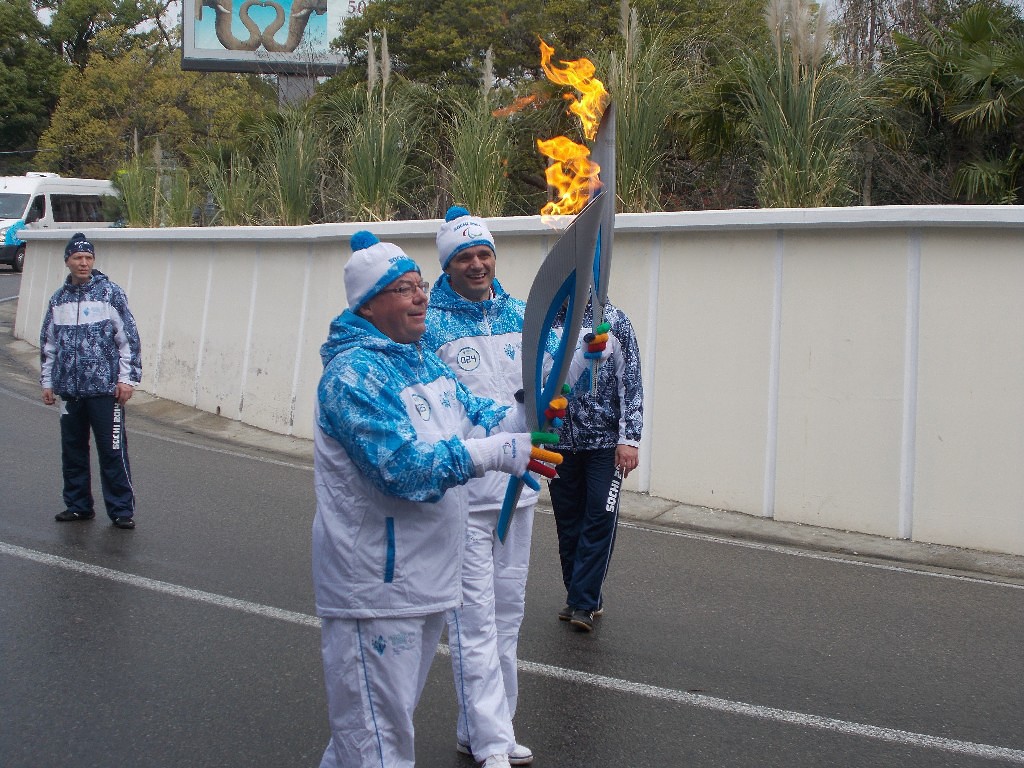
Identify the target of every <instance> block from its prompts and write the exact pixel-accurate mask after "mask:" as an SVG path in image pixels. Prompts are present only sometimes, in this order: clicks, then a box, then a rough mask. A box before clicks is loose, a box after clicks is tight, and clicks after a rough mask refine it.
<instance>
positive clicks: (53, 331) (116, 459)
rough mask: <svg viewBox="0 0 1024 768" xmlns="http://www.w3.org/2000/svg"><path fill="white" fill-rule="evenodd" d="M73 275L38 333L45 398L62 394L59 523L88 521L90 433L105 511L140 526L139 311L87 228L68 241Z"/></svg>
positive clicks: (122, 524) (50, 401)
mask: <svg viewBox="0 0 1024 768" xmlns="http://www.w3.org/2000/svg"><path fill="white" fill-rule="evenodd" d="M64 263H65V264H66V265H67V267H68V271H69V272H70V274H69V275H68V277H67V279H66V280H65V282H64V285H63V286H62V287H61V288H60V290H58V291H57V292H56V293H55V294H53V296H52V297H51V298H50V304H49V307H48V308H47V310H46V317H45V318H44V319H43V327H42V331H41V332H40V334H39V350H40V360H41V365H40V377H39V383H40V384H41V385H42V388H43V402H44V403H46V404H47V405H54V404H55V403H56V402H57V399H58V398H60V400H61V415H60V432H61V462H62V466H63V476H64V507H65V509H64V511H63V512H59V513H58V514H57V515H56V519H57V520H58V521H59V522H73V521H76V520H91V519H93V518H94V517H95V516H96V513H95V510H94V509H93V497H92V479H91V476H90V470H89V432H90V430H91V431H92V433H93V435H95V437H96V453H97V454H98V456H99V463H100V480H101V484H102V488H103V501H104V503H105V505H106V510H107V515H108V516H109V517H110V519H111V520H112V521H113V523H114V525H115V526H117V527H118V528H125V529H131V528H134V527H135V491H134V489H133V488H132V473H131V467H130V465H129V463H128V434H127V431H126V429H125V419H124V416H125V411H124V405H125V403H127V402H128V400H129V398H131V396H132V393H133V392H134V390H135V387H137V386H138V385H139V382H140V381H141V380H142V358H141V344H140V342H139V332H138V329H137V328H136V327H135V318H133V317H132V313H131V310H129V309H128V301H127V299H126V298H125V295H124V291H122V290H121V288H120V287H119V286H117V285H116V284H114V283H113V282H111V281H110V280H109V279H107V276H106V275H104V274H103V273H102V272H100V271H99V270H96V269H93V265H94V264H95V263H96V249H95V248H94V247H93V244H92V243H91V242H89V241H88V240H87V239H86V238H85V235H84V234H82V233H81V232H78V233H76V234H74V235H72V236H71V239H70V240H69V241H68V244H67V246H66V247H65V248H64Z"/></svg>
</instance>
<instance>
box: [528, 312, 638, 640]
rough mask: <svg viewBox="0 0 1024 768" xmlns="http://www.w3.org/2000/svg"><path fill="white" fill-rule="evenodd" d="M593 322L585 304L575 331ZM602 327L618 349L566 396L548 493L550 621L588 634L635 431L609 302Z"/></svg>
mask: <svg viewBox="0 0 1024 768" xmlns="http://www.w3.org/2000/svg"><path fill="white" fill-rule="evenodd" d="M593 322H594V320H593V306H592V305H589V304H588V306H587V309H586V315H585V316H584V320H583V323H584V325H593ZM605 322H607V323H609V324H610V325H611V334H612V336H614V337H615V338H616V339H617V340H618V349H616V350H615V351H614V352H613V353H612V355H611V356H610V357H609V358H608V359H607V360H605V361H604V362H602V363H601V365H600V368H599V369H598V379H597V388H596V390H595V392H594V393H593V394H591V393H590V392H589V391H580V390H581V387H580V386H577V387H575V388H574V391H573V393H572V395H571V396H570V399H569V408H568V416H567V418H566V422H565V426H564V427H562V429H561V431H560V436H561V439H560V441H559V443H558V448H557V449H556V450H558V451H560V452H562V454H563V457H564V458H563V461H562V464H561V465H560V466H559V468H558V477H556V478H555V479H554V480H552V481H551V483H550V484H549V486H548V487H549V490H550V492H551V506H552V508H553V509H554V513H555V526H556V528H557V530H558V556H559V559H560V561H561V565H562V582H563V583H564V585H565V591H566V605H565V607H564V608H563V609H562V610H561V611H559V614H558V618H559V619H561V620H562V621H568V622H570V623H571V625H572V626H573V627H574V628H575V629H577V630H580V631H582V632H590V631H592V630H593V629H594V619H595V617H596V616H599V615H600V614H601V613H602V612H603V610H604V603H603V599H602V594H601V590H602V586H603V585H604V579H605V576H606V575H607V574H608V565H609V563H610V562H611V557H612V549H613V548H614V546H615V526H616V524H617V523H618V516H619V504H618V494H617V491H618V484H620V483H621V481H622V478H625V477H626V476H627V475H629V473H630V472H631V471H632V470H634V469H636V465H637V454H638V448H639V446H640V433H641V428H642V425H643V399H644V393H643V383H642V381H641V378H640V350H639V347H638V345H637V342H636V335H635V334H634V333H633V326H632V324H631V323H630V322H629V318H628V317H626V313H625V312H623V311H622V310H621V309H618V308H617V307H615V306H613V305H612V304H611V302H609V303H608V304H607V305H606V309H605ZM613 488H614V489H615V490H616V493H615V494H614V498H613V494H611V493H610V491H611V489H613Z"/></svg>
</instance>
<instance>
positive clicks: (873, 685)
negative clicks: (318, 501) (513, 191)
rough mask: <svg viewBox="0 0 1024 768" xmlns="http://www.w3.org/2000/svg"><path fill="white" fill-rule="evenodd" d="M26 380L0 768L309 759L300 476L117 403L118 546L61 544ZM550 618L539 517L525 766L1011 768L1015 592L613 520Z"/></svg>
mask: <svg viewBox="0 0 1024 768" xmlns="http://www.w3.org/2000/svg"><path fill="white" fill-rule="evenodd" d="M4 287H6V286H5V281H2V280H0V292H2V288H4ZM0 298H3V295H0ZM2 306H3V305H2V304H0V307H2ZM22 373H23V372H19V371H12V370H3V371H2V375H3V378H2V379H0V424H2V425H3V427H2V430H0V451H2V454H0V455H2V456H3V470H4V474H3V480H2V486H0V487H2V489H3V493H2V494H0V585H2V590H0V766H4V768H22V767H24V768H41V767H43V768H45V767H50V766H53V767H56V766H83V767H84V766H96V767H103V768H108V767H115V766H116V767H118V768H121V767H125V766H146V767H147V768H148V767H153V768H165V767H166V768H170V767H172V766H174V767H175V768H177V767H179V766H190V767H199V766H216V767H218V768H220V767H225V768H226V767H228V766H246V767H249V768H253V767H260V766H267V767H268V768H276V767H278V766H280V767H282V768H284V767H289V768H290V767H292V766H294V767H298V766H316V765H318V762H319V756H320V754H321V752H322V750H323V747H324V746H325V744H326V741H327V729H326V710H325V704H324V694H323V690H322V678H321V674H320V657H319V632H318V629H317V627H318V623H317V620H316V618H315V617H314V616H313V599H312V588H311V582H310V576H309V569H310V554H309V539H310V524H311V521H312V516H313V494H312V487H311V486H312V471H311V468H310V465H309V462H308V461H307V460H306V459H304V458H303V457H302V455H301V452H299V453H285V452H282V453H278V452H274V451H271V450H269V449H262V448H259V447H254V446H253V445H251V444H248V445H244V446H243V445H240V444H238V443H237V442H235V441H231V440H224V439H220V438H218V437H217V436H215V435H210V434H205V433H200V432H199V431H197V430H194V429H191V428H189V427H188V426H187V425H185V426H182V425H180V424H174V423H168V422H166V421H161V420H159V419H156V418H151V416H150V415H147V414H152V413H155V412H156V410H157V409H153V408H145V407H137V408H136V409H135V412H133V409H132V404H129V414H128V422H127V427H128V434H129V443H130V453H131V459H132V465H133V469H134V473H135V483H136V486H137V490H138V500H139V509H138V513H137V517H136V519H137V521H138V528H137V529H136V530H134V531H121V530H117V529H115V528H113V527H112V526H111V525H110V524H109V522H108V521H107V520H106V518H105V517H104V516H103V514H102V511H101V510H102V505H100V513H99V514H98V515H97V518H96V519H95V520H93V521H90V522H87V523H70V524H58V523H56V522H54V521H53V514H54V513H56V512H57V511H59V510H60V509H61V508H62V507H61V503H60V478H59V467H60V461H59V445H58V424H57V412H56V409H55V408H47V407H45V406H43V405H42V403H41V402H39V400H38V392H37V391H36V390H37V387H34V386H33V382H32V381H31V379H30V377H26V376H24V375H21V374H22ZM97 494H98V488H97ZM563 602H564V593H563V592H562V589H561V585H560V583H559V575H558V566H557V554H556V549H555V535H554V525H553V521H552V518H551V516H550V514H549V513H547V512H546V511H543V510H542V511H541V512H540V513H539V514H538V516H537V522H536V528H535V534H534V551H533V560H532V570H531V575H530V584H529V593H528V599H527V613H526V620H525V623H524V627H523V632H522V639H521V644H520V658H521V665H522V668H521V671H520V688H521V698H520V705H519V713H518V715H517V718H516V727H517V735H518V737H519V740H520V741H521V742H523V743H525V744H527V745H529V746H530V747H531V748H532V749H533V750H534V752H535V753H536V755H537V760H536V763H535V765H537V766H540V767H541V768H543V766H559V767H563V766H588V767H589V766H593V767H594V768H611V767H613V766H614V767H616V768H618V767H630V768H647V767H648V766H649V767H651V768H654V767H656V766H700V767H701V768H705V767H706V768H713V767H718V766H722V767H725V766H729V767H730V768H733V767H735V766H758V767H771V766H778V767H779V768H802V767H804V766H843V767H851V768H852V767H854V766H858V767H859V766H887V767H888V766H900V767H911V766H922V767H923V766H927V767H928V768H935V767H938V766H949V767H953V766H956V767H957V768H970V767H972V766H997V765H1024V725H1022V723H1024V717H1022V713H1024V682H1022V680H1024V675H1022V673H1024V653H1022V651H1024V584H1021V583H1020V582H1014V581H1012V580H1006V579H1002V580H992V581H989V580H987V579H986V578H985V577H984V576H979V575H978V574H970V575H968V574H958V573H955V572H950V571H948V570H946V569H943V570H938V569H928V568H921V567H919V566H915V567H914V568H903V567H901V565H900V564H899V563H896V562H890V563H880V562H862V561H858V560H855V559H847V558H844V557H842V556H838V555H834V554H826V553H822V552H816V551H812V550H803V549H798V548H792V547H784V546H777V545H771V544H765V543H758V542H745V541H743V540H738V539H737V540H727V539H723V538H720V537H714V536H709V535H705V534H702V533H695V532H689V531H686V530H667V529H660V528H653V527H647V526H643V525H639V524H625V525H623V526H622V528H621V530H620V532H619V537H618V543H617V549H616V553H615V560H614V562H613V565H612V572H611V575H610V577H609V581H608V584H607V596H606V605H607V613H606V615H605V616H604V617H602V618H601V619H600V620H599V622H598V627H597V630H596V631H595V632H594V633H593V634H591V635H585V634H580V633H576V632H573V631H571V630H570V629H569V628H568V627H567V626H566V624H564V623H562V622H559V621H557V619H556V612H557V611H558V609H559V608H560V607H561V606H562V604H563ZM454 727H455V713H454V693H453V690H452V683H451V672H450V667H449V662H448V659H447V657H446V656H445V655H444V652H443V649H442V650H441V652H439V655H438V658H437V659H436V661H435V664H434V666H433V668H432V671H431V675H430V679H429V682H428V685H427V689H426V691H425V693H424V697H423V700H422V702H421V705H420V708H419V710H418V713H417V754H418V764H419V765H421V766H424V767H425V768H434V767H436V768H470V767H471V766H472V765H473V762H472V761H471V760H470V759H469V758H467V757H464V756H460V755H457V754H456V752H455V750H454V744H455V736H454Z"/></svg>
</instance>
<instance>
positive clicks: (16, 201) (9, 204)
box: [0, 192, 28, 219]
mask: <svg viewBox="0 0 1024 768" xmlns="http://www.w3.org/2000/svg"><path fill="white" fill-rule="evenodd" d="M26 205H28V195H18V194H15V193H14V192H0V219H20V218H21V217H22V216H23V215H24V213H25V206H26Z"/></svg>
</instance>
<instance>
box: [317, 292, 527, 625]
mask: <svg viewBox="0 0 1024 768" xmlns="http://www.w3.org/2000/svg"><path fill="white" fill-rule="evenodd" d="M320 356H321V358H322V360H323V362H324V372H323V376H322V377H321V379H320V384H319V387H318V389H317V403H316V430H315V433H314V485H315V491H316V501H317V510H316V517H315V519H314V521H313V584H314V592H315V595H316V606H317V613H318V615H320V616H324V617H340V618H369V617H372V616H420V615H425V614H428V613H435V612H438V611H443V610H446V609H448V608H453V607H455V606H456V605H458V604H459V602H460V601H461V587H460V573H461V569H462V549H463V537H464V535H465V526H466V516H467V515H468V504H467V497H466V489H465V488H464V487H463V485H464V484H465V483H466V482H467V481H468V480H469V479H470V478H472V477H474V475H475V472H474V466H473V462H472V459H471V458H470V456H469V453H468V452H467V451H466V448H465V444H464V443H463V438H464V437H466V436H468V435H469V434H470V433H471V432H472V431H474V430H476V429H479V430H480V434H483V433H489V432H490V431H491V430H492V429H493V428H494V427H496V426H497V425H498V424H499V422H500V421H501V420H502V419H503V417H504V416H505V415H506V412H507V411H508V407H507V406H503V405H498V404H496V403H494V402H493V401H492V400H489V399H487V398H482V397H476V396H474V395H472V394H471V393H470V392H469V390H468V389H466V387H465V386H464V385H463V384H462V383H460V382H459V380H458V379H457V378H456V377H455V374H454V373H453V372H452V370H451V369H450V368H449V367H448V366H447V365H445V364H444V363H443V362H442V361H441V360H440V359H439V358H438V357H437V355H435V354H434V353H433V352H431V351H429V350H427V349H425V348H423V347H422V345H421V344H399V343H397V342H394V341H392V340H391V339H389V338H388V337H387V336H385V335H383V334H382V333H381V332H380V331H378V330H377V329H376V328H375V327H374V326H373V325H372V324H370V323H369V322H367V321H366V320H364V319H363V318H361V317H359V316H358V315H355V314H354V313H352V312H350V311H347V310H346V311H345V312H344V313H343V314H342V315H340V316H338V317H337V318H335V319H334V321H333V322H332V323H331V329H330V335H329V337H328V340H327V342H326V343H325V344H324V345H323V346H322V347H321V349H320Z"/></svg>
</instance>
